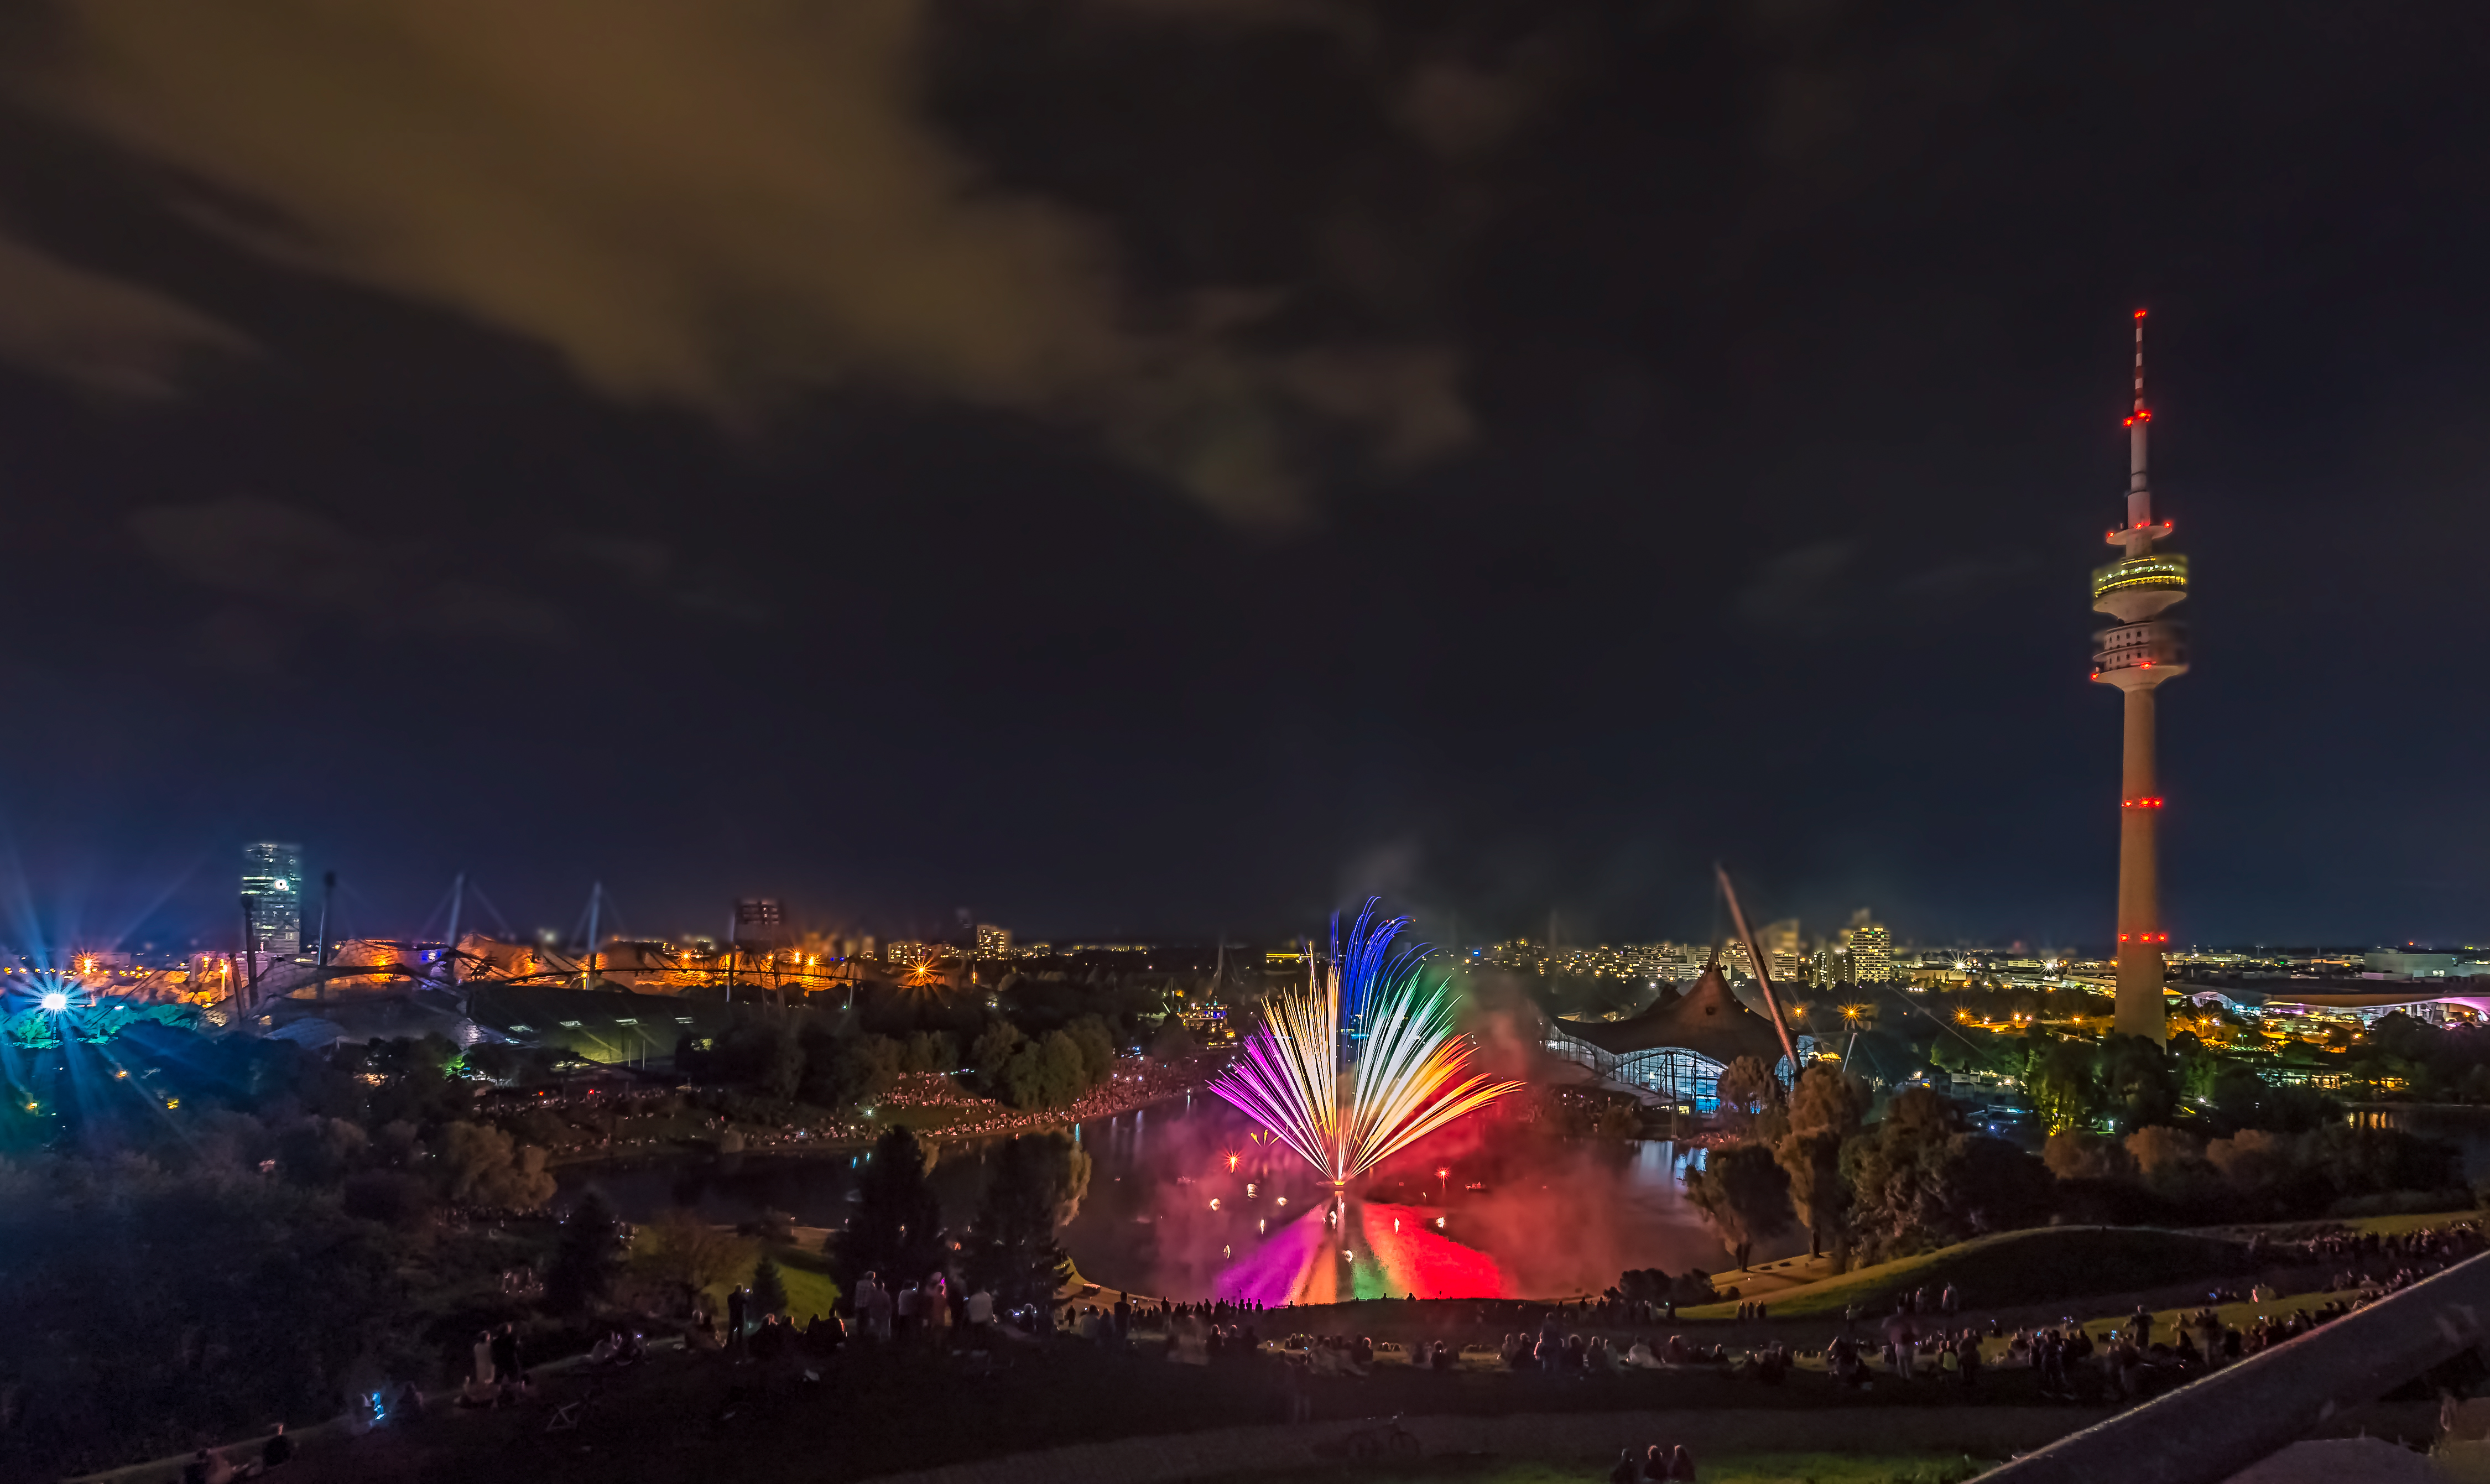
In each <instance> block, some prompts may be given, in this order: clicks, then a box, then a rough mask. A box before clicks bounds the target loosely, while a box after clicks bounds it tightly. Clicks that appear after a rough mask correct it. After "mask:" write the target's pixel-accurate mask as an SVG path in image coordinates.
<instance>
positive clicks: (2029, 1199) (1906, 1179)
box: [1841, 1088, 2052, 1260]
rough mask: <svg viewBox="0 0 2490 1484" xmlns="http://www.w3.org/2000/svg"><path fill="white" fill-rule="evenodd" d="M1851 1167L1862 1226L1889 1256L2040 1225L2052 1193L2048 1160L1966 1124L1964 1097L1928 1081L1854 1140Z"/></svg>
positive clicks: (1848, 1156) (1847, 1151)
mask: <svg viewBox="0 0 2490 1484" xmlns="http://www.w3.org/2000/svg"><path fill="white" fill-rule="evenodd" d="M1841 1168H1842V1173H1843V1175H1844V1176H1845V1177H1846V1178H1848V1179H1849V1182H1850V1194H1851V1200H1852V1201H1853V1203H1854V1208H1853V1209H1854V1213H1855V1214H1854V1220H1853V1225H1854V1226H1855V1227H1856V1228H1857V1229H1858V1230H1859V1232H1860V1235H1861V1236H1862V1237H1864V1238H1865V1239H1866V1242H1867V1245H1868V1247H1869V1248H1870V1249H1871V1250H1872V1251H1873V1252H1874V1253H1875V1255H1876V1257H1877V1258H1878V1259H1879V1260H1882V1259H1887V1258H1895V1257H1905V1256H1908V1255H1909V1254H1911V1253H1913V1252H1919V1251H1925V1249H1927V1248H1930V1247H1938V1246H1944V1245H1946V1244H1948V1243H1951V1242H1957V1241H1962V1240H1965V1239H1967V1238H1969V1237H1977V1236H1979V1235H1981V1234H1982V1233H1984V1232H2000V1231H2008V1230H2012V1229H2013V1228H2015V1227H2019V1226H2028V1225H2032V1224H2034V1223H2036V1222H2038V1221H2041V1219H2043V1218H2044V1217H2045V1216H2046V1215H2047V1212H2048V1204H2049V1199H2050V1196H2051V1193H2052V1192H2051V1186H2050V1182H2049V1172H2048V1171H2047V1170H2046V1169H2045V1168H2043V1167H2042V1165H2041V1161H2039V1160H2038V1159H2035V1158H2033V1157H2032V1156H2031V1155H2029V1154H2027V1153H2025V1152H2023V1151H2022V1150H2021V1149H2016V1148H2015V1147H2014V1146H2013V1145H2012V1144H2009V1143H2007V1142H2006V1141H2005V1140H2003V1139H1992V1138H1989V1137H1988V1136H1986V1135H1984V1134H1975V1133H1970V1132H1968V1131H1966V1130H1965V1129H1964V1128H1963V1125H1962V1118H1961V1115H1960V1114H1958V1113H1957V1112H1956V1111H1955V1110H1954V1105H1953V1104H1952V1103H1950V1102H1948V1101H1946V1100H1945V1099H1944V1098H1943V1097H1940V1096H1938V1095H1937V1094H1936V1093H1934V1092H1932V1091H1928V1090H1927V1089H1925V1088H1912V1089H1909V1090H1908V1091H1904V1092H1903V1093H1902V1094H1901V1095H1900V1096H1899V1097H1896V1098H1895V1099H1894V1101H1893V1102H1892V1103H1891V1104H1889V1105H1888V1106H1887V1108H1886V1111H1885V1119H1884V1121H1882V1122H1880V1123H1878V1124H1877V1125H1876V1126H1875V1127H1874V1128H1872V1129H1869V1130H1868V1132H1866V1133H1864V1134H1862V1135H1861V1136H1860V1137H1858V1138H1856V1139H1853V1140H1851V1141H1850V1142H1849V1144H1847V1145H1845V1146H1844V1147H1843V1149H1842V1151H1841Z"/></svg>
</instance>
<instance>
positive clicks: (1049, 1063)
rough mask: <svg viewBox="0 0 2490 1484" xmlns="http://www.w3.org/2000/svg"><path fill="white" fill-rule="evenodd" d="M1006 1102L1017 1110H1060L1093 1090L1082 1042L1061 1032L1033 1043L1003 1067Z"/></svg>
mask: <svg viewBox="0 0 2490 1484" xmlns="http://www.w3.org/2000/svg"><path fill="white" fill-rule="evenodd" d="M1000 1080H1001V1088H1000V1091H1001V1093H1002V1097H1003V1100H1004V1101H1005V1102H1007V1103H1010V1104H1011V1105H1012V1106H1013V1107H1015V1108H1021V1109H1031V1108H1059V1107H1061V1106H1062V1105H1063V1104H1065V1103H1068V1102H1071V1101H1072V1100H1073V1099H1074V1098H1077V1097H1079V1096H1080V1095H1081V1094H1082V1093H1084V1092H1086V1091H1088V1090H1089V1086H1090V1084H1089V1079H1088V1073H1087V1070H1086V1066H1085V1063H1084V1061H1083V1058H1082V1054H1081V1047H1080V1043H1079V1042H1077V1041H1075V1040H1074V1039H1073V1038H1072V1037H1071V1035H1069V1034H1068V1033H1064V1032H1061V1031H1049V1032H1048V1033H1046V1035H1045V1036H1044V1038H1042V1039H1039V1040H1034V1041H1029V1042H1027V1043H1025V1044H1023V1045H1022V1046H1021V1048H1020V1049H1019V1050H1018V1051H1015V1052H1013V1053H1012V1055H1011V1060H1010V1061H1008V1062H1004V1063H1003V1067H1002V1077H1001V1079H1000Z"/></svg>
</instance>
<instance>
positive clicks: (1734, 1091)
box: [1715, 1057, 1781, 1119]
mask: <svg viewBox="0 0 2490 1484" xmlns="http://www.w3.org/2000/svg"><path fill="white" fill-rule="evenodd" d="M1715 1091H1716V1095H1718V1096H1719V1098H1720V1099H1721V1106H1722V1107H1723V1108H1734V1109H1736V1110H1737V1112H1738V1115H1739V1116H1740V1117H1741V1118H1742V1119H1752V1118H1753V1117H1754V1116H1755V1115H1756V1113H1758V1112H1760V1111H1761V1110H1762V1109H1763V1107H1764V1106H1765V1105H1766V1104H1767V1103H1769V1102H1771V1101H1772V1100H1773V1099H1774V1098H1775V1097H1776V1096H1778V1095H1779V1094H1780V1092H1781V1087H1780V1085H1779V1084H1778V1083H1776V1082H1774V1081H1773V1073H1772V1068H1770V1067H1768V1066H1766V1065H1764V1061H1763V1058H1761V1057H1740V1058H1738V1059H1737V1060H1735V1061H1733V1062H1730V1063H1729V1064H1728V1065H1727V1066H1725V1067H1723V1069H1722V1071H1721V1080H1720V1082H1719V1083H1718V1084H1717V1086H1716V1089H1715Z"/></svg>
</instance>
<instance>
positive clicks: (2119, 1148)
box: [2041, 1130, 2135, 1180]
mask: <svg viewBox="0 0 2490 1484" xmlns="http://www.w3.org/2000/svg"><path fill="white" fill-rule="evenodd" d="M2041 1163H2042V1164H2043V1165H2046V1166H2047V1167H2048V1170H2049V1173H2050V1174H2051V1175H2054V1176H2056V1177H2057V1178H2060V1179H2062V1180H2123V1179H2129V1178H2133V1177H2134V1175H2135V1156H2134V1155H2132V1154H2129V1153H2128V1151H2127V1146H2126V1145H2124V1144H2121V1143H2119V1142H2118V1141H2117V1140H2115V1139H2104V1138H2102V1137H2101V1136H2100V1135H2099V1134H2088V1133H2083V1132H2081V1131H2078V1130H2070V1131H2068V1132H2066V1133H2059V1134H2051V1135H2050V1136H2049V1142H2048V1143H2047V1144H2046V1145H2045V1146H2043V1147H2042V1149H2041Z"/></svg>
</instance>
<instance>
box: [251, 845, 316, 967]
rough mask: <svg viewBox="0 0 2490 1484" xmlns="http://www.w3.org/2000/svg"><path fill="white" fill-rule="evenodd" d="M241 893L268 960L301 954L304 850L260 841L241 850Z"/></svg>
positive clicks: (299, 847)
mask: <svg viewBox="0 0 2490 1484" xmlns="http://www.w3.org/2000/svg"><path fill="white" fill-rule="evenodd" d="M242 894H243V899H244V900H245V901H247V902H248V903H250V920H251V926H252V929H253V936H254V937H256V938H258V940H259V948H260V951H262V952H265V953H266V954H268V956H269V958H270V961H271V962H275V963H283V962H285V961H286V960H288V959H291V958H293V957H295V956H296V955H297V954H300V953H301V952H302V951H303V847H302V846H300V845H284V844H279V843H277V842H276V841H274V840H259V841H254V842H252V843H251V844H248V845H246V846H244V847H243V848H242Z"/></svg>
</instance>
